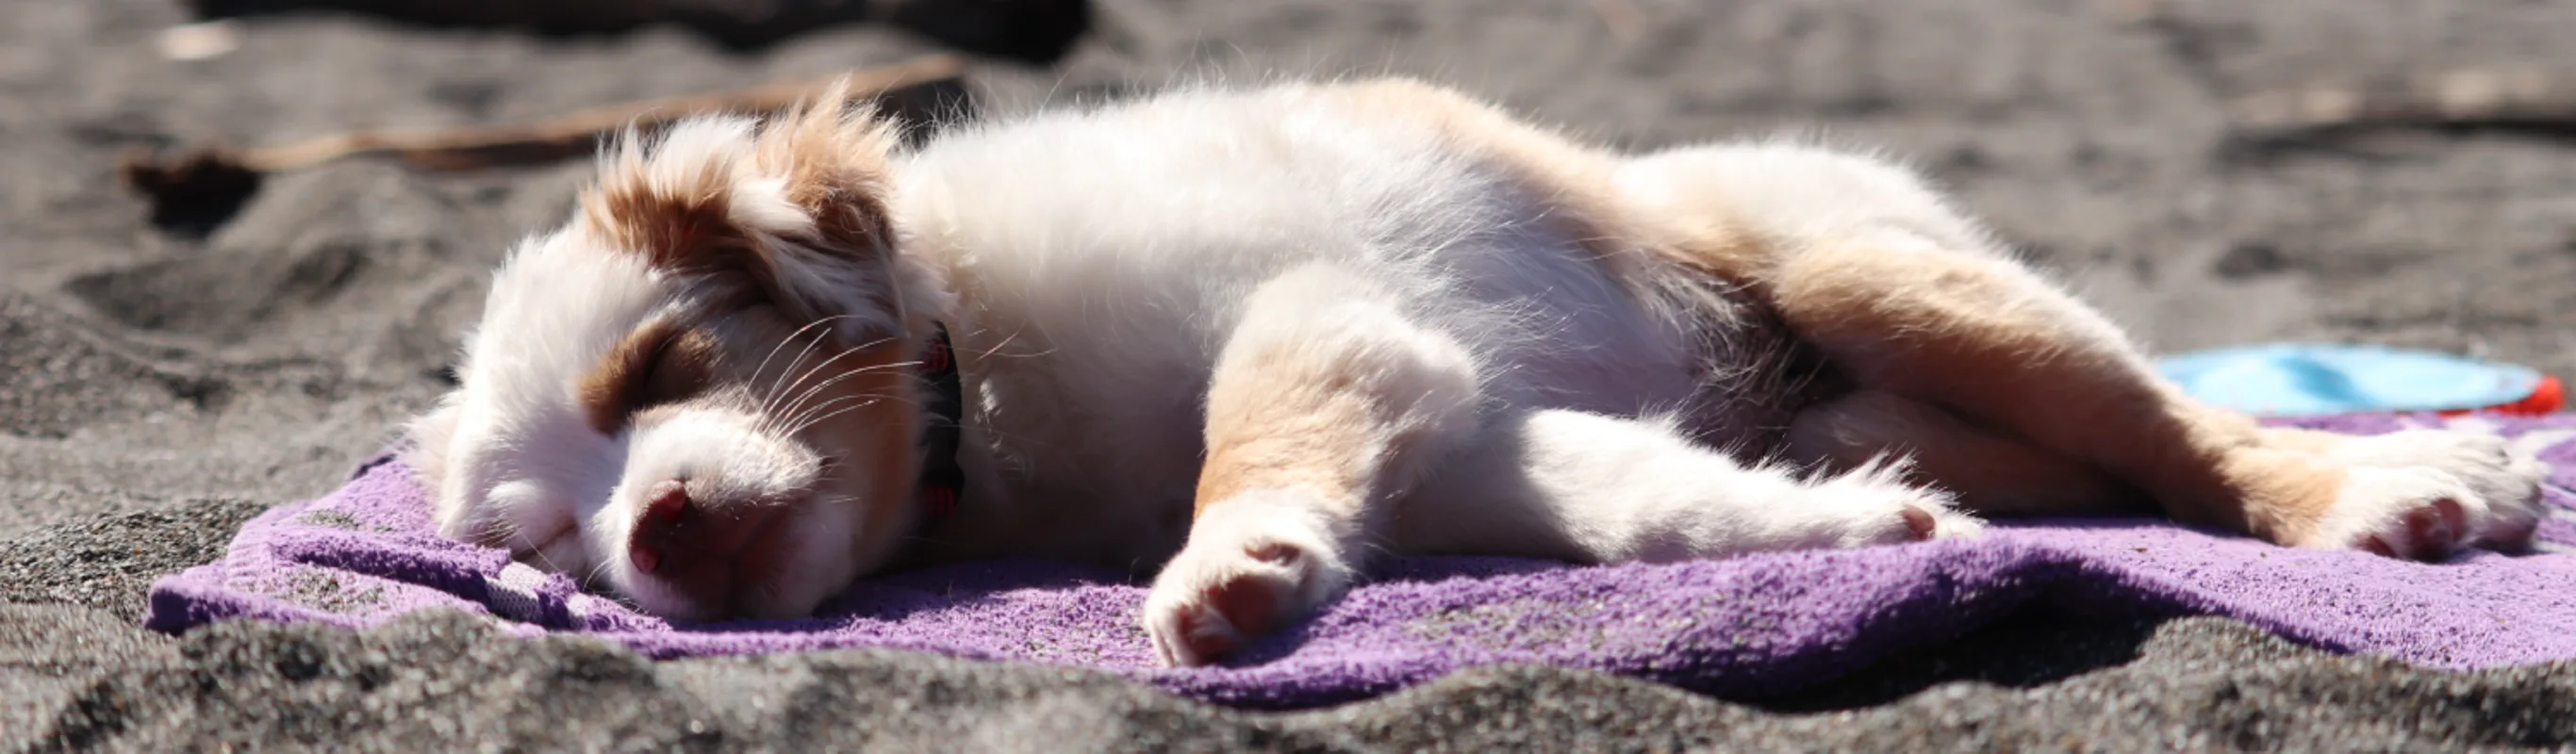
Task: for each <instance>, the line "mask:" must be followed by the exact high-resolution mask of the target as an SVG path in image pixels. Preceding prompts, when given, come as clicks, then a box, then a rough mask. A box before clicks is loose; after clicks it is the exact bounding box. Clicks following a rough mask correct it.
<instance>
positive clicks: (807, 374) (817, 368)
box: [773, 338, 892, 413]
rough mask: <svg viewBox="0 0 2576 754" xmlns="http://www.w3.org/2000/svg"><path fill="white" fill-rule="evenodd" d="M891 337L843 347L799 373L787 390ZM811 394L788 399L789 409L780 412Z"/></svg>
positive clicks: (792, 406) (791, 407) (809, 392)
mask: <svg viewBox="0 0 2576 754" xmlns="http://www.w3.org/2000/svg"><path fill="white" fill-rule="evenodd" d="M891 339H892V338H878V339H876V340H873V341H869V342H867V343H864V344H861V345H857V346H852V347H849V348H846V349H842V351H841V352H840V353H837V354H833V355H832V358H830V359H826V360H824V361H823V363H820V364H816V365H814V366H813V367H812V368H810V369H807V370H805V371H804V372H801V373H799V374H797V376H796V381H795V382H792V383H789V384H788V385H787V387H786V390H795V389H797V388H798V387H800V386H803V385H804V384H805V380H807V379H810V378H812V377H813V376H814V374H815V373H817V372H821V371H823V369H824V368H826V367H830V366H831V365H832V364H834V363H836V362H839V361H840V360H842V359H845V358H849V356H850V354H854V353H858V352H860V351H864V350H867V349H870V348H874V347H876V346H878V345H881V344H883V343H885V342H886V341H888V340H891ZM791 366H792V365H791ZM779 392H785V391H784V390H782V391H779ZM811 394H812V393H811V391H808V392H807V393H804V394H800V396H799V397H798V398H797V399H796V400H791V401H788V403H787V407H788V410H781V411H779V413H788V412H789V410H792V409H793V408H794V407H795V405H796V404H797V403H799V402H802V401H803V400H804V397H803V396H805V395H811ZM773 400H775V398H774V397H773Z"/></svg>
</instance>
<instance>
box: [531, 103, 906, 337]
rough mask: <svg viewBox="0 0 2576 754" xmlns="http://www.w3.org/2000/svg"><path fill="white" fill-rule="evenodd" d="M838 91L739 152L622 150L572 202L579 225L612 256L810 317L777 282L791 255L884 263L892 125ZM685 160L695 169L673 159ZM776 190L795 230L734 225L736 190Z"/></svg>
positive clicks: (793, 289)
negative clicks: (775, 186) (638, 259)
mask: <svg viewBox="0 0 2576 754" xmlns="http://www.w3.org/2000/svg"><path fill="white" fill-rule="evenodd" d="M847 102H848V91H847V82H843V83H842V84H839V85H836V86H835V87H834V88H832V89H831V90H829V91H827V92H825V93H824V95H823V96H822V97H820V98H818V99H816V100H814V101H812V102H809V103H806V104H803V105H800V106H798V107H797V108H794V109H792V110H790V111H788V112H785V113H781V114H779V115H778V116H776V117H775V118H773V119H771V120H770V121H769V123H768V124H767V125H766V126H765V127H764V128H762V129H761V130H760V131H759V132H758V133H757V134H755V135H753V136H752V137H751V139H752V141H751V143H749V144H748V145H744V146H745V147H747V148H746V149H745V150H743V151H723V150H705V151H692V152H688V153H682V154H673V153H671V152H670V151H668V150H666V149H664V148H662V147H659V146H656V147H650V148H648V147H645V146H642V145H641V144H639V143H634V139H635V138H636V137H634V136H632V135H630V136H629V137H628V139H629V142H630V143H628V144H627V145H624V146H622V147H620V148H619V149H618V150H617V152H616V154H615V155H613V156H612V157H611V158H609V159H608V160H606V161H605V163H604V167H603V169H602V170H601V173H600V178H599V180H598V182H597V183H596V185H594V186H592V187H591V188H589V189H588V190H585V191H583V192H582V195H581V198H580V216H579V218H578V220H577V223H578V227H580V228H581V229H582V231H583V232H585V233H586V234H588V235H590V236H592V237H595V238H599V239H601V240H602V241H603V242H605V243H606V244H607V245H609V246H610V247H612V248H615V249H619V250H624V251H628V252H632V253H637V254H642V255H644V257H645V258H646V260H647V262H648V263H649V264H651V265H652V266H653V267H654V268H656V269H660V270H666V271H671V272H675V273H679V274H685V275H693V276H700V277H703V278H706V279H709V280H712V281H717V282H724V283H732V284H734V285H733V286H732V287H733V288H735V289H736V290H737V291H738V292H740V293H744V294H749V295H758V296H760V297H763V298H764V299H765V300H768V301H771V302H773V303H776V304H778V305H780V306H782V307H785V308H787V309H789V310H790V312H791V314H795V315H798V316H800V317H803V318H806V319H811V318H813V317H815V316H820V313H819V311H818V309H819V307H817V306H816V305H815V302H812V301H809V300H807V297H806V296H805V295H803V294H802V293H800V290H799V288H798V286H797V285H795V284H794V281H791V280H788V279H786V277H787V276H788V275H791V274H792V273H790V272H788V271H786V266H785V265H783V264H782V260H781V259H780V255H783V254H789V253H797V252H791V251H790V250H789V249H788V248H786V247H787V246H788V245H791V244H792V245H793V246H794V247H796V249H798V250H801V252H806V253H813V254H819V255H823V256H825V257H831V258H838V259H840V260H843V261H844V262H849V263H858V264H879V265H881V264H886V263H887V262H888V260H887V259H886V255H887V254H888V253H889V252H890V251H891V250H892V244H893V240H892V239H893V232H892V224H891V221H890V219H889V214H888V210H887V207H886V192H887V191H889V190H890V187H891V185H892V184H891V180H890V178H889V175H888V172H887V171H888V168H887V166H886V159H887V154H888V152H889V151H890V150H891V149H893V147H894V145H895V143H896V141H897V138H896V135H895V133H894V127H893V126H892V125H890V124H887V123H883V122H880V121H878V120H876V117H875V112H874V110H872V109H868V108H860V109H857V110H855V111H847V112H845V110H846V103H847ZM685 159H696V160H701V161H702V163H701V164H677V163H673V162H672V161H675V160H685ZM752 180H776V181H779V182H780V185H781V188H782V194H783V196H784V198H785V199H786V200H787V201H788V202H789V203H790V204H792V205H793V208H794V210H795V211H796V212H798V213H799V214H801V215H802V216H803V218H804V219H805V220H806V221H808V222H807V223H805V224H800V227H785V228H758V227H745V226H744V225H743V224H742V222H741V218H740V217H738V213H740V212H741V211H742V210H744V209H745V207H744V206H740V203H741V202H745V201H756V199H754V198H750V197H747V196H745V195H743V194H742V193H741V192H743V191H744V189H743V186H744V182H746V181H752Z"/></svg>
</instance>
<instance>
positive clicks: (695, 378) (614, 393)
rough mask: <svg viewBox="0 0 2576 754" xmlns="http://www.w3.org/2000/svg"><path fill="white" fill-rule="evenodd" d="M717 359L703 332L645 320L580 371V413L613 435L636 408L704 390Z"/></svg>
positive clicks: (711, 340)
mask: <svg viewBox="0 0 2576 754" xmlns="http://www.w3.org/2000/svg"><path fill="white" fill-rule="evenodd" d="M721 358H722V354H721V352H720V351H719V349H718V347H717V344H716V343H715V340H714V338H713V337H712V336H710V335H708V334H706V333H704V332H700V331H696V330H690V329H685V328H684V327H683V326H681V325H680V324H678V323H676V322H674V321H672V320H669V319H656V320H653V321H651V322H647V323H645V324H644V326H643V327H639V328H636V330H635V331H634V332H631V333H628V334H627V336H626V338H625V339H623V340H620V341H618V343H617V346H616V347H614V348H611V349H609V351H608V355H606V356H603V357H601V358H600V360H599V363H598V364H596V365H594V366H592V367H591V370H590V372H589V373H587V374H584V375H583V376H582V379H581V389H580V395H581V407H582V416H583V418H585V419H587V420H588V421H589V423H590V427H591V428H592V429H595V430H598V431H599V433H600V434H615V433H616V432H617V431H618V430H621V429H624V428H625V427H626V425H627V422H628V419H629V417H631V416H633V415H634V413H635V412H637V411H642V410H644V409H647V408H651V407H654V406H658V405H662V404H666V403H675V402H678V401H681V400H685V399H687V398H689V397H690V396H693V395H697V394H699V393H702V392H705V391H706V390H707V389H708V388H709V387H710V386H712V385H713V384H714V381H715V380H716V378H717V368H718V366H719V362H720V359H721Z"/></svg>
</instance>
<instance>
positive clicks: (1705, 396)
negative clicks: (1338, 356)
mask: <svg viewBox="0 0 2576 754" xmlns="http://www.w3.org/2000/svg"><path fill="white" fill-rule="evenodd" d="M1567 248H1570V246H1569V247H1567ZM1508 253H1531V252H1530V251H1529V250H1526V249H1523V250H1510V251H1509V252H1508ZM1548 253H1549V254H1550V255H1552V256H1553V259H1555V260H1561V262H1562V264H1563V265H1564V267H1563V268H1562V269H1561V270H1558V271H1557V272H1553V273H1550V274H1551V275H1556V274H1562V275H1564V277H1562V278H1557V279H1555V280H1553V281H1552V284H1543V283H1542V279H1541V278H1515V279H1510V280H1486V281H1481V282H1482V283H1483V285H1479V286H1468V287H1469V288H1471V289H1479V290H1481V291H1483V292H1482V293H1481V294H1479V295H1475V296H1467V297H1462V298H1460V299H1459V300H1456V301H1452V302H1448V303H1445V304H1436V305H1434V306H1435V307H1436V308H1445V309H1448V310H1450V311H1452V312H1453V313H1454V312H1455V311H1460V310H1475V309H1484V310H1489V311H1497V312H1509V313H1510V314H1511V315H1512V316H1511V317H1510V319H1511V321H1512V322H1511V323H1507V325H1509V326H1506V325H1496V324H1494V323H1490V322H1486V323H1478V322H1477V321H1476V318H1473V317H1452V318H1451V319H1450V322H1449V323H1448V324H1449V326H1450V327H1451V328H1453V329H1452V330H1451V334H1452V335H1456V336H1458V337H1459V338H1460V339H1461V340H1462V341H1466V342H1468V343H1469V345H1470V347H1471V349H1472V350H1473V351H1475V352H1476V353H1477V354H1478V356H1479V357H1480V361H1481V362H1482V366H1483V369H1484V374H1485V376H1486V380H1485V382H1484V385H1483V388H1484V391H1485V394H1486V397H1487V405H1488V412H1489V413H1491V414H1493V415H1496V416H1500V415H1503V414H1507V413H1511V412H1520V411H1532V410H1542V409H1567V410H1579V411H1586V412H1591V413H1598V414H1605V415H1613V416H1670V417H1673V418H1675V419H1676V420H1678V421H1680V422H1682V423H1683V424H1684V425H1685V426H1687V427H1689V428H1690V429H1691V430H1692V432H1693V433H1694V434H1695V435H1696V436H1697V437H1699V438H1700V439H1701V440H1702V441H1703V442H1705V443H1707V444H1708V445H1709V446H1710V447H1715V448H1725V449H1728V450H1730V451H1735V452H1739V453H1742V454H1744V455H1746V456H1748V457H1759V456H1765V455H1768V454H1769V453H1770V452H1772V450H1773V449H1774V446H1775V443H1776V441H1777V439H1778V433H1779V432H1780V431H1781V430H1782V429H1784V428H1785V426H1786V424H1787V420H1788V418H1789V416H1790V412H1791V411H1792V410H1793V409H1794V406H1795V404H1796V402H1797V399H1798V396H1799V393H1800V389H1801V388H1805V387H1809V386H1810V384H1811V383H1809V381H1807V380H1805V379H1803V378H1802V375H1804V374H1805V373H1804V372H1802V371H1800V370H1799V369H1798V368H1796V367H1795V366H1794V365H1795V364H1796V363H1797V361H1796V359H1795V358H1794V355H1795V353H1796V351H1797V349H1796V348H1795V347H1794V344H1793V342H1792V341H1791V340H1790V339H1789V338H1787V337H1786V336H1785V333H1784V331H1782V330H1779V329H1778V328H1774V327H1767V326H1764V325H1763V324H1762V323H1761V318H1759V317H1752V316H1744V315H1743V312H1735V311H1729V312H1714V313H1703V314H1706V315H1709V316H1702V317H1699V318H1696V319H1695V320H1693V321H1690V322H1683V323H1670V322H1664V321H1662V320H1660V319H1659V318H1658V317H1656V316H1654V314H1653V312H1651V311H1650V309H1649V308H1648V307H1646V306H1645V305H1644V304H1642V303H1641V302H1639V301H1637V300H1634V299H1630V298H1628V297H1627V294H1626V292H1625V291H1623V290H1621V289H1620V288H1618V287H1617V286H1615V285H1609V284H1608V283H1607V281H1606V279H1598V278H1596V282H1601V283H1602V285H1599V286H1594V287H1589V288H1590V292H1589V293H1585V292H1583V291H1584V290H1585V289H1586V288H1587V287H1588V286H1585V285H1575V284H1569V281H1580V280H1582V278H1583V276H1584V275H1597V274H1598V273H1597V271H1596V270H1595V269H1594V268H1593V267H1592V266H1591V265H1590V263H1589V262H1587V261H1584V260H1580V259H1577V258H1575V257H1574V255H1573V254H1572V253H1571V252H1570V251H1564V250H1558V251H1550V252H1548ZM1556 264H1559V262H1558V261H1545V262H1541V263H1539V266H1540V267H1542V268H1545V267H1550V266H1553V265H1556ZM1520 266H1521V267H1522V268H1523V269H1527V268H1528V267H1529V266H1530V263H1529V262H1528V260H1523V263H1522V265H1520ZM1126 284H1130V285H1145V284H1146V282H1145V281H1129V282H1128V283H1126ZM1108 295H1113V296H1125V297H1133V298H1131V299H1130V300H1133V299H1134V298H1145V297H1148V294H1147V293H1146V292H1143V291H1120V290H1118V289H1117V288H1116V286H1114V285H1113V286H1111V287H1110V289H1109V291H1108ZM1153 295H1160V296H1163V297H1165V298H1166V300H1173V299H1180V300H1197V299H1195V298H1194V297H1193V294H1187V293H1174V292H1170V291H1163V292H1159V293H1156V294H1153ZM1201 303H1204V304H1206V309H1204V310H1199V316H1160V315H1159V314H1157V313H1163V314H1168V313H1171V312H1175V311H1181V310H1183V309H1187V307H1182V308H1180V309H1164V308H1155V307H1140V308H1137V309H1135V310H1131V311H1129V312H1128V316H1120V317H1107V318H1097V317H1096V318H1090V319H1076V318H1053V319H1048V318H1029V319H1011V318H1004V319H1002V320H1001V321H998V322H994V323H991V325H990V326H987V327H980V328H977V329H975V330H974V331H972V332H969V333H966V334H964V335H962V336H960V338H959V341H958V346H959V350H960V351H961V353H963V354H965V355H964V357H963V359H964V363H965V364H966V365H967V367H968V370H969V373H970V375H972V377H971V378H970V380H969V385H968V390H969V402H970V403H971V404H973V405H974V406H975V412H976V413H975V414H973V416H972V417H971V421H970V423H969V427H968V430H967V443H966V445H967V449H966V450H965V451H964V456H963V457H961V462H962V463H963V464H964V465H965V466H967V467H968V468H969V470H970V471H971V472H974V474H973V475H974V476H976V477H978V478H981V479H986V480H990V484H991V487H990V488H986V489H970V490H969V495H968V497H967V504H966V505H965V506H964V507H963V508H962V509H961V510H962V511H963V515H962V516H961V519H964V520H960V521H957V522H955V523H954V524H953V526H952V529H953V530H952V531H948V532H943V533H941V535H940V537H939V538H941V539H945V540H949V541H952V542H954V543H956V544H959V545H962V546H961V547H957V548H955V549H954V551H953V552H952V553H950V555H949V556H950V557H991V556H1008V557H1040V558H1054V559H1066V560H1077V561H1084V562H1092V563H1097V564H1101V565H1105V566H1110V567H1116V568H1124V569H1129V570H1132V571H1134V572H1136V573H1138V574H1140V575H1141V574H1144V573H1149V572H1151V571H1152V570H1154V569H1155V568H1157V567H1159V566H1160V564H1161V563H1162V562H1163V561H1164V560H1165V559H1167V558H1169V557H1170V556H1171V555H1172V554H1173V553H1175V552H1177V551H1178V550H1179V549H1180V546H1181V544H1182V542H1183V541H1184V539H1185V538H1186V536H1187V534H1188V531H1189V527H1190V523H1191V519H1192V509H1193V503H1194V499H1193V495H1194V493H1195V490H1196V486H1197V482H1198V475H1199V471H1200V464H1201V461H1202V460H1203V458H1204V456H1205V448H1204V442H1203V432H1204V426H1205V424H1204V423H1205V421H1206V413H1205V410H1204V401H1205V396H1206V392H1207V386H1208V383H1209V380H1210V377H1211V370H1212V364H1213V363H1214V362H1215V361H1216V356H1217V352H1218V350H1219V349H1221V348H1222V344H1223V335H1224V332H1225V329H1226V327H1225V326H1226V325H1227V324H1228V323H1229V322H1230V321H1231V315H1228V314H1222V312H1223V311H1224V307H1222V306H1220V305H1216V304H1214V303H1211V302H1201ZM1530 323H1541V324H1539V325H1532V324H1530ZM1435 473H1436V472H1435Z"/></svg>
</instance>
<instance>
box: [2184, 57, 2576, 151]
mask: <svg viewBox="0 0 2576 754" xmlns="http://www.w3.org/2000/svg"><path fill="white" fill-rule="evenodd" d="M2231 109H2232V112H2231V113H2230V114H2231V115H2232V116H2233V118H2232V119H2233V120H2234V122H2235V126H2234V127H2235V130H2236V131H2237V132H2238V133H2239V134H2240V135H2243V136H2250V137H2254V138H2287V137H2294V136H2297V135H2300V134H2318V133H2345V132H2354V131H2367V130H2380V129H2410V128H2484V127H2495V128H2521V129H2536V130H2551V131H2576V79H2569V78H2566V77H2563V76H2558V75H2554V74H2551V73H2548V72H2545V71H2539V70H2516V69H2463V70H2453V71H2444V72H2439V73H2433V74H2427V75H2418V76H2409V77H2405V78H2402V79H2390V80H2383V81H2378V82H2372V83H2368V84H2363V85H2357V86H2313V87H2307V88H2301V89H2291V90H2283V91H2275V92H2269V93H2264V94H2258V95H2255V96H2252V97H2247V98H2244V99H2242V100H2239V101H2237V102H2236V103H2235V105H2234V106H2233V107H2232V108H2231Z"/></svg>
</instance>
